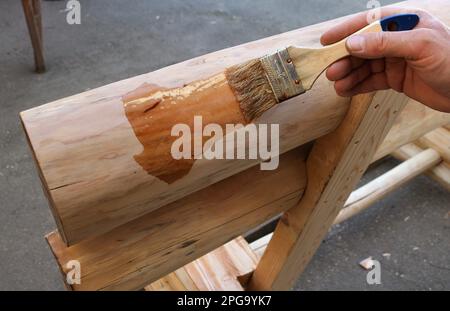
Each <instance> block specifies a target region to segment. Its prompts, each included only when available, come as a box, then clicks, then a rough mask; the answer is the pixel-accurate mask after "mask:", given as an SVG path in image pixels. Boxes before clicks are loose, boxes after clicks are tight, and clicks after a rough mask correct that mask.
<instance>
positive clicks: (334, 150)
mask: <svg viewBox="0 0 450 311" xmlns="http://www.w3.org/2000/svg"><path fill="white" fill-rule="evenodd" d="M389 97H394V98H395V99H394V100H392V99H391V100H390V99H389ZM390 102H392V103H393V104H392V105H390V104H388V103H390ZM405 104H406V100H402V99H401V97H399V96H398V94H395V93H390V92H379V93H377V94H376V95H375V97H374V98H373V97H372V96H371V95H370V94H365V95H359V96H356V97H354V98H353V99H352V104H351V106H350V109H349V112H348V113H347V115H346V117H345V118H344V120H343V122H342V123H341V124H340V126H339V127H338V128H337V129H336V130H335V131H333V132H332V133H330V134H328V135H326V136H324V137H322V138H320V139H318V140H317V141H316V142H315V144H314V146H313V149H312V150H311V153H310V155H309V156H308V161H307V164H306V166H307V177H308V184H307V188H306V190H305V193H304V195H303V197H302V199H301V201H300V203H299V204H298V205H297V206H295V207H293V208H291V209H290V210H288V211H287V212H285V213H284V214H283V216H282V217H281V219H280V220H279V221H278V225H277V227H276V229H275V232H274V235H273V237H272V239H271V241H270V243H269V246H268V248H267V250H266V251H265V253H264V255H263V257H262V258H261V261H260V263H259V264H258V266H257V268H256V270H255V272H254V273H253V275H252V278H251V279H250V283H249V289H254V290H287V289H289V288H290V287H291V286H292V285H293V283H294V282H295V280H297V278H298V276H299V275H300V273H301V272H302V271H303V269H304V268H305V267H306V265H307V264H308V262H309V261H310V259H311V258H312V256H313V254H314V253H315V250H316V249H317V247H318V246H319V245H320V243H321V241H322V239H323V238H324V236H325V235H326V233H327V232H328V229H329V228H330V227H331V225H332V223H333V221H334V219H335V218H336V216H337V215H338V213H339V211H340V209H341V208H342V207H343V206H344V203H345V201H346V200H347V197H348V196H349V195H350V193H351V191H352V189H354V187H355V185H356V183H357V182H358V181H359V179H360V177H361V176H362V174H363V173H364V171H365V170H366V168H367V166H368V165H369V163H370V161H371V159H372V157H373V155H374V154H375V152H376V149H377V147H378V145H379V144H381V142H382V141H383V139H384V137H385V136H386V135H387V133H388V131H389V129H390V128H391V126H392V124H393V123H394V120H395V117H396V116H397V115H398V114H399V112H400V111H401V109H403V107H404V105H405Z"/></svg>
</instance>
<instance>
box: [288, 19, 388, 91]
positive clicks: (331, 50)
mask: <svg viewBox="0 0 450 311" xmlns="http://www.w3.org/2000/svg"><path fill="white" fill-rule="evenodd" d="M380 31H382V29H381V25H380V23H379V22H378V21H377V22H374V23H372V24H370V25H368V26H366V27H364V28H363V29H361V30H359V31H357V32H356V33H355V34H358V33H367V32H380ZM346 41H347V38H345V39H343V40H341V41H339V42H336V43H334V44H330V45H328V46H326V47H323V48H318V49H317V48H315V49H311V48H303V47H296V46H292V47H289V48H288V52H289V56H290V57H291V58H292V62H293V64H294V65H295V69H296V71H297V74H298V76H299V78H300V80H301V83H302V86H303V88H304V89H305V90H309V89H310V88H311V87H312V86H313V84H314V82H315V81H316V79H317V78H318V77H319V75H320V74H321V73H322V72H323V71H324V70H325V69H326V68H327V67H328V66H329V65H331V64H332V63H334V62H335V61H337V60H339V59H341V58H343V57H345V56H348V55H350V53H349V52H348V51H347V48H346V46H345V42H346Z"/></svg>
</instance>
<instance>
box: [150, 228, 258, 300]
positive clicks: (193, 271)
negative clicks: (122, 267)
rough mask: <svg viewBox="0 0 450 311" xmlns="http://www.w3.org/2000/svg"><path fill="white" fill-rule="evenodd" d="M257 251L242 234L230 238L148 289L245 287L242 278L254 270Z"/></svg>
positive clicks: (232, 288)
mask: <svg viewBox="0 0 450 311" xmlns="http://www.w3.org/2000/svg"><path fill="white" fill-rule="evenodd" d="M257 262H258V257H257V255H256V254H255V253H254V252H253V251H252V249H251V248H250V246H249V244H248V243H247V241H245V239H244V238H242V237H237V238H236V239H234V240H232V241H230V242H228V243H227V244H225V245H223V246H221V247H219V248H217V249H215V250H214V251H212V252H210V253H208V254H206V255H204V256H202V257H201V258H199V259H197V260H195V261H193V262H191V263H189V264H187V265H186V266H183V267H182V268H180V269H178V270H176V271H175V272H172V273H169V274H168V275H166V276H164V277H162V278H161V279H159V280H157V281H155V282H153V283H152V284H150V285H148V286H146V287H145V290H156V291H167V290H171V291H180V290H190V291H192V290H208V291H209V290H215V291H217V290H220V291H241V290H243V288H242V285H241V283H240V282H239V278H240V277H241V276H244V275H247V274H248V273H250V272H252V271H253V270H254V269H255V267H256V264H257Z"/></svg>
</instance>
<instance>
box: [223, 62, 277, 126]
mask: <svg viewBox="0 0 450 311" xmlns="http://www.w3.org/2000/svg"><path fill="white" fill-rule="evenodd" d="M225 75H226V77H227V80H228V83H229V85H230V86H231V88H232V90H233V91H234V93H235V95H236V98H237V100H238V101H239V105H240V108H241V111H242V113H243V115H244V117H245V119H246V120H247V121H248V122H250V121H252V120H254V119H256V118H258V117H260V116H261V115H262V114H263V113H264V112H265V111H267V110H269V109H270V108H272V107H273V106H275V105H276V104H278V101H277V99H276V97H275V94H274V93H273V90H272V88H271V86H270V83H269V80H268V79H267V76H266V72H265V70H264V67H263V66H262V64H261V60H260V59H254V60H251V61H248V62H246V63H243V64H240V65H236V66H233V67H230V68H228V69H227V70H226V71H225Z"/></svg>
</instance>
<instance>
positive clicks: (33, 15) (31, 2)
mask: <svg viewBox="0 0 450 311" xmlns="http://www.w3.org/2000/svg"><path fill="white" fill-rule="evenodd" d="M22 6H23V12H24V14H25V19H26V21H27V26H28V32H29V33H30V38H31V44H32V46H33V53H34V63H35V67H36V72H38V73H42V72H45V63H44V52H43V46H42V19H41V1H40V0H22Z"/></svg>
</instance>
